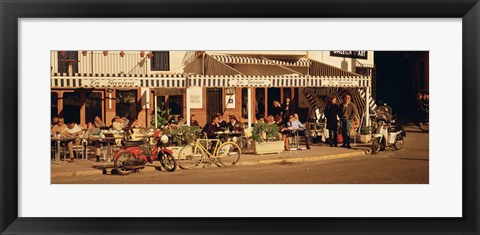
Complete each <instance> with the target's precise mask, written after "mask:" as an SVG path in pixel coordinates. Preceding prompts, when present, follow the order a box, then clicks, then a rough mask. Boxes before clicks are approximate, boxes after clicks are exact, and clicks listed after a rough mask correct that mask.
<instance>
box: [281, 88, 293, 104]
mask: <svg viewBox="0 0 480 235" xmlns="http://www.w3.org/2000/svg"><path fill="white" fill-rule="evenodd" d="M285 98H290V99H291V98H292V88H290V87H285V88H283V100H285ZM282 102H283V101H282Z"/></svg>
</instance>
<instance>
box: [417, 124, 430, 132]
mask: <svg viewBox="0 0 480 235" xmlns="http://www.w3.org/2000/svg"><path fill="white" fill-rule="evenodd" d="M418 128H420V130H421V131H423V132H428V131H429V129H430V128H429V123H428V122H420V123H418Z"/></svg>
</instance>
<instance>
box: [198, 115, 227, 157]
mask: <svg viewBox="0 0 480 235" xmlns="http://www.w3.org/2000/svg"><path fill="white" fill-rule="evenodd" d="M218 131H222V129H221V128H220V124H219V120H218V117H217V116H214V117H212V122H210V123H207V124H206V125H205V127H203V129H202V132H203V133H204V134H205V136H206V137H207V138H208V139H218V136H217V134H215V132H218ZM214 148H215V144H212V146H211V147H210V149H209V151H210V152H212V153H213V150H214Z"/></svg>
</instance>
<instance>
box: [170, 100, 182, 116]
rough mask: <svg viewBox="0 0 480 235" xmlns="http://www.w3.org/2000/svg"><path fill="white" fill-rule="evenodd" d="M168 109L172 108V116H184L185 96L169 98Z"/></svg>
mask: <svg viewBox="0 0 480 235" xmlns="http://www.w3.org/2000/svg"><path fill="white" fill-rule="evenodd" d="M168 108H170V114H172V115H182V113H183V96H181V95H171V96H169V97H168Z"/></svg>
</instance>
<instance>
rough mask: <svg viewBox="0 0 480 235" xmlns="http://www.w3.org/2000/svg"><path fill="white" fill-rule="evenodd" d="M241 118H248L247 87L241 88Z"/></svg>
mask: <svg viewBox="0 0 480 235" xmlns="http://www.w3.org/2000/svg"><path fill="white" fill-rule="evenodd" d="M242 118H244V119H247V118H248V88H242Z"/></svg>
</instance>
